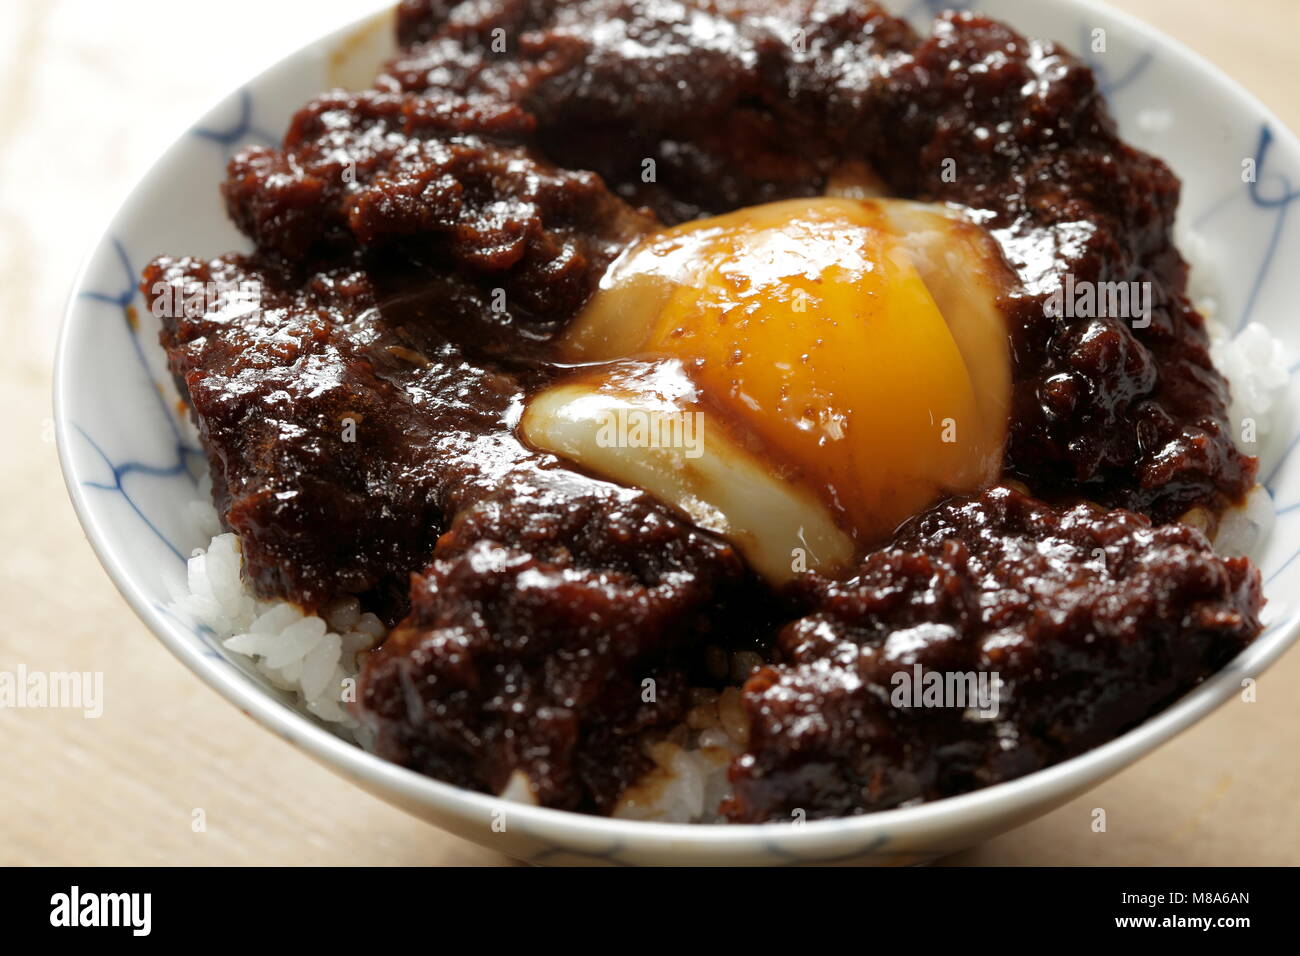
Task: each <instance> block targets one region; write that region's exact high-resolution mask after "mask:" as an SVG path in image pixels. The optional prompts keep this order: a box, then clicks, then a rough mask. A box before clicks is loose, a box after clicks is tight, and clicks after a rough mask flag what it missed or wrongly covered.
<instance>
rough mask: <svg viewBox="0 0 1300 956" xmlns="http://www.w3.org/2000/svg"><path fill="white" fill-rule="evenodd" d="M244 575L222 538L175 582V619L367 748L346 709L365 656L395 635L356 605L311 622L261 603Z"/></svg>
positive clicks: (342, 603) (226, 537) (229, 541)
mask: <svg viewBox="0 0 1300 956" xmlns="http://www.w3.org/2000/svg"><path fill="white" fill-rule="evenodd" d="M209 510H211V506H209ZM213 520H214V521H215V514H213ZM242 567H243V555H242V554H241V552H240V546H239V538H238V537H237V536H236V535H234V534H231V533H225V534H217V535H216V536H214V537H213V538H212V541H211V543H210V544H209V545H208V547H207V548H200V549H197V550H196V551H195V552H194V554H193V556H192V557H191V558H190V559H189V562H188V563H187V566H186V574H185V577H184V580H180V579H173V580H169V581H168V588H169V590H170V592H171V595H172V603H171V605H170V609H171V611H172V612H173V613H174V614H176V615H178V616H180V617H182V618H184V619H186V620H189V621H190V622H192V623H193V624H195V625H198V626H201V627H205V628H207V629H208V630H210V631H211V632H212V634H213V635H214V636H215V638H216V639H217V640H218V641H219V642H220V643H221V646H222V647H224V648H225V649H226V650H228V651H230V652H231V653H233V654H236V655H239V656H240V657H241V658H243V659H245V660H246V661H247V662H249V663H251V664H252V665H253V666H254V667H255V668H256V670H257V671H258V672H259V673H261V674H262V675H264V676H265V677H266V678H267V680H269V681H270V682H271V684H272V685H274V686H275V687H277V688H279V689H280V690H282V691H285V692H286V693H288V694H290V695H292V697H293V699H294V700H295V701H296V702H297V703H298V704H299V705H301V707H302V708H303V709H305V710H306V711H307V712H308V713H310V714H312V715H313V716H315V717H317V718H318V719H320V720H321V721H323V722H324V723H326V724H328V725H332V726H333V727H334V729H335V731H336V732H338V733H339V734H340V735H341V736H344V737H347V738H348V739H352V740H356V741H358V742H362V743H364V742H365V739H364V738H365V736H366V735H365V733H364V730H363V728H361V727H360V725H359V724H358V723H357V720H356V719H355V718H354V717H353V716H352V714H351V713H349V712H348V710H347V707H346V703H347V702H348V701H350V700H354V699H355V691H356V676H357V673H358V671H359V669H360V667H359V661H360V657H361V655H362V654H363V653H364V652H365V651H368V650H369V649H371V648H372V647H374V646H376V645H377V644H378V643H380V642H381V641H382V640H383V638H384V636H385V634H386V633H387V629H386V628H385V627H384V625H383V623H382V622H381V621H380V620H379V618H377V617H376V616H375V615H374V614H370V613H364V614H363V613H362V612H361V606H360V603H359V602H358V601H357V599H356V598H344V599H341V600H339V601H336V602H334V603H333V604H332V605H330V606H329V607H328V608H327V609H325V611H323V612H322V613H323V615H324V616H323V617H322V616H317V615H315V614H304V613H303V611H302V609H301V608H299V607H298V606H297V605H295V604H291V603H289V602H288V601H263V600H259V599H258V598H256V597H254V596H253V594H252V591H251V590H250V589H249V587H248V584H247V582H245V581H244V579H243V576H242V574H241V569H242Z"/></svg>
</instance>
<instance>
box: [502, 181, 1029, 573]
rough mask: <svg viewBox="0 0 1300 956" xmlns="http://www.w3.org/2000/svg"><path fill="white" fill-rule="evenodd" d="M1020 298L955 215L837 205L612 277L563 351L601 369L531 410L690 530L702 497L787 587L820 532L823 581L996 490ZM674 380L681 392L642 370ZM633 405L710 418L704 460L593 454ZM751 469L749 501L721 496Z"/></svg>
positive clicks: (819, 205) (813, 208) (899, 205)
mask: <svg viewBox="0 0 1300 956" xmlns="http://www.w3.org/2000/svg"><path fill="white" fill-rule="evenodd" d="M1009 281H1010V277H1009V273H1008V272H1007V270H1006V267H1005V265H1003V263H1002V260H1001V258H1000V254H999V252H998V251H997V247H996V244H995V243H994V242H993V241H992V240H991V238H990V237H988V236H987V234H985V233H984V232H983V230H981V229H979V228H978V227H977V226H975V225H973V224H972V223H970V222H968V221H966V220H964V219H962V218H960V217H959V216H957V215H956V214H955V213H953V212H952V211H950V210H948V209H946V208H944V207H935V206H924V205H921V204H917V203H910V202H903V201H897V200H874V199H871V200H859V199H849V198H827V197H821V198H813V199H800V200H789V201H784V202H778V203H771V204H767V205H763V206H756V207H751V208H747V209H742V210H739V211H737V212H733V213H729V214H726V215H723V216H718V217H714V218H711V219H705V220H700V221H697V222H691V223H686V224H683V225H680V226H677V227H674V228H671V229H666V230H664V231H662V232H660V233H656V234H654V235H651V236H648V237H646V238H645V239H643V240H642V241H641V242H639V243H638V244H636V245H635V246H633V247H632V248H631V249H630V250H629V251H628V252H627V253H626V254H625V255H624V256H623V257H622V258H621V259H619V260H618V261H616V262H615V263H614V264H613V265H612V266H611V268H610V270H609V271H608V273H607V274H606V276H605V277H604V279H603V280H602V283H601V286H600V288H599V290H598V291H597V293H596V294H595V295H594V296H593V298H592V300H591V301H590V303H589V304H588V306H587V308H586V309H585V310H584V312H583V313H582V314H581V315H580V316H579V317H578V319H577V320H576V321H575V322H574V324H573V325H572V326H571V328H570V329H569V331H568V332H567V334H566V336H565V338H564V341H563V342H562V343H561V353H562V360H563V361H565V362H568V363H572V364H574V365H578V366H585V367H584V368H581V369H579V370H577V371H575V373H574V377H573V379H572V380H571V381H570V382H568V383H566V384H563V385H560V386H556V387H557V388H561V389H566V391H563V392H556V393H554V394H552V395H551V396H549V397H542V398H543V401H542V404H541V405H537V401H536V400H535V401H534V405H536V406H537V407H536V408H530V409H529V412H528V413H526V414H525V419H524V422H523V424H524V431H525V434H526V436H527V437H528V438H529V439H530V440H531V441H533V442H534V443H535V444H539V445H541V446H542V447H546V448H549V450H553V451H557V452H558V453H561V454H564V455H566V456H567V457H571V458H576V459H577V460H578V461H579V463H584V464H586V465H587V467H589V468H591V469H592V470H594V471H597V472H600V473H603V474H606V475H607V476H608V477H611V478H613V479H615V480H630V481H633V482H634V483H636V484H639V485H641V486H642V487H645V488H646V490H648V491H650V492H652V493H655V494H658V495H659V496H660V497H662V498H665V499H666V500H668V501H670V502H672V503H674V504H677V505H678V506H680V507H684V508H686V510H687V511H688V513H692V509H691V508H687V507H686V502H687V500H689V501H691V502H693V503H694V513H693V516H698V514H699V513H701V508H702V507H703V508H704V510H709V508H711V509H712V511H713V512H717V514H716V515H715V520H714V521H713V524H714V525H716V526H717V527H715V528H714V530H718V531H719V533H722V534H730V535H731V536H733V538H734V539H735V540H736V541H737V544H738V545H739V546H740V547H741V548H742V550H743V551H745V553H746V554H747V555H748V556H749V558H750V560H751V561H752V562H754V563H755V564H756V565H757V566H758V567H759V569H760V570H761V571H764V573H767V574H769V576H774V577H785V576H788V574H789V573H790V572H789V571H786V570H784V569H786V568H787V566H792V567H793V569H794V570H799V569H800V568H799V567H798V561H797V560H795V561H792V560H791V558H790V555H791V554H792V553H795V554H797V553H798V551H799V548H800V546H801V541H800V540H792V539H799V538H800V537H801V536H802V537H803V538H804V539H806V538H807V535H808V532H809V529H817V530H816V532H815V534H814V537H816V538H818V540H819V542H820V545H819V546H818V547H815V548H813V549H811V550H812V551H813V552H814V553H813V554H812V555H811V561H810V564H811V565H812V566H822V565H834V564H837V563H842V562H843V561H845V560H846V559H847V558H848V557H849V556H851V554H852V552H853V551H854V550H860V549H862V548H865V547H870V546H873V545H877V544H880V543H882V542H884V541H886V540H888V539H889V538H890V537H891V536H892V534H893V533H894V531H895V530H896V529H897V527H898V526H899V525H900V524H901V523H902V522H904V521H905V520H907V519H908V518H909V517H911V516H912V515H914V514H916V513H918V512H920V511H922V510H924V509H925V508H926V507H928V506H929V505H931V504H933V503H934V502H935V501H936V500H938V499H939V498H941V497H943V496H945V495H948V494H952V493H961V492H969V491H974V490H976V489H978V488H980V487H981V486H983V485H986V484H988V483H991V482H992V481H993V480H995V479H996V477H997V476H998V474H999V472H1000V469H1001V457H1002V446H1003V443H1004V441H1005V436H1006V422H1007V409H1008V404H1009V396H1010V371H1009V359H1008V346H1007V333H1006V327H1005V322H1004V320H1003V318H1002V313H1001V311H1000V309H999V308H998V297H999V295H1000V294H1002V293H1003V292H1005V291H1006V289H1007V287H1008V283H1009ZM656 365H660V366H663V367H665V368H671V369H672V370H673V374H674V375H675V376H676V378H675V379H674V380H675V381H677V383H678V385H677V386H676V387H675V388H673V389H668V390H665V388H664V385H663V383H664V381H666V378H665V376H664V375H662V374H661V375H658V376H656V375H654V374H646V373H645V370H646V369H647V368H654V367H655V366H656ZM575 389H576V391H575ZM580 393H581V394H584V395H586V396H587V401H586V406H585V408H586V410H585V411H581V410H579V409H578V408H577V407H576V406H573V402H574V401H576V400H577V399H578V398H579V397H580ZM591 396H604V399H603V400H604V405H601V403H600V402H599V401H596V402H595V404H593V401H592V398H591ZM620 403H622V404H621V406H620ZM543 407H544V408H545V414H544V415H543V414H542V412H541V410H542V408H543ZM615 407H623V408H624V410H625V411H626V410H627V409H629V408H638V407H639V408H642V409H643V410H646V411H647V413H650V412H653V411H654V410H657V412H658V414H659V415H660V416H661V417H660V418H659V419H658V420H657V421H659V422H661V423H662V422H663V421H665V419H664V418H663V417H662V416H663V415H664V414H666V413H667V412H668V411H675V412H678V413H683V414H684V413H687V412H692V413H695V414H697V415H698V416H700V419H699V420H700V421H701V422H702V424H703V433H704V438H703V442H702V448H701V449H700V450H699V453H698V454H696V455H695V456H694V457H693V458H692V457H691V456H690V454H689V451H690V449H689V448H686V447H685V443H683V442H679V443H678V444H679V445H681V446H682V447H677V448H676V452H678V453H677V454H675V455H674V448H673V446H672V443H671V442H659V443H658V444H657V445H655V444H654V443H646V442H641V443H640V445H639V446H638V443H637V442H636V441H623V442H622V443H621V444H620V442H619V441H617V440H611V439H610V433H609V432H608V430H606V431H605V432H604V434H605V440H604V441H603V442H600V443H596V442H594V441H588V442H585V443H584V442H583V441H582V440H581V439H580V438H579V437H578V434H579V432H581V428H580V427H579V426H578V425H577V424H576V423H578V422H581V421H586V422H587V423H588V424H589V425H590V424H593V423H594V422H595V421H596V420H597V419H598V418H599V417H600V415H599V414H598V413H597V411H596V410H598V409H599V408H603V409H604V411H603V413H601V414H604V415H605V422H606V423H608V421H609V414H610V412H611V409H614V408H615ZM584 415H585V416H586V417H585V418H584V417H583V416H584ZM543 418H544V419H545V421H543V420H542V419H543ZM561 420H563V421H567V423H568V424H567V426H565V427H560V426H559V424H558V423H559V422H560V421H561ZM566 429H567V430H566ZM575 429H577V430H575ZM588 431H589V432H590V429H588ZM588 437H589V438H594V432H592V433H591V434H589V436H588ZM624 437H625V438H626V436H624ZM651 446H653V447H651ZM598 447H599V450H597V448H598ZM638 454H640V455H641V456H642V460H641V461H639V462H638V461H636V460H635V458H636V456H637V455H638ZM709 456H712V457H709ZM723 459H725V460H726V462H727V464H726V465H725V466H724V465H723V464H722V460H723ZM742 462H743V465H742V464H741V463H742ZM710 469H712V472H710ZM756 469H757V470H756ZM655 474H662V475H664V476H666V477H663V478H661V479H656V478H655V477H654V475H655ZM742 474H743V476H744V481H741V484H742V486H744V487H745V488H747V489H748V490H747V491H746V492H745V494H742V495H738V494H737V493H736V489H735V488H734V487H733V488H730V489H728V488H725V487H722V485H725V484H726V483H727V482H728V481H729V480H730V481H732V482H733V484H734V483H735V482H736V481H740V479H741V475H742ZM728 475H729V476H730V477H728ZM760 486H761V487H762V489H763V490H761V491H760V490H759V489H760ZM765 495H767V496H773V500H772V502H771V504H772V507H765V506H763V505H762V503H761V501H762V499H763V497H764V496H765ZM782 495H784V496H785V499H786V500H784V501H782V502H777V501H776V500H775V498H779V497H781V496H782ZM738 499H739V500H738ZM701 503H703V504H701ZM705 505H708V506H709V507H704V506H705ZM781 508H785V510H786V512H787V516H788V518H789V520H784V521H782V520H778V519H776V518H775V517H773V520H774V521H775V523H776V524H777V525H779V526H780V527H779V531H777V532H776V535H777V537H778V540H769V539H772V538H773V532H772V529H765V528H764V527H763V525H764V524H765V520H766V519H765V517H764V516H765V515H769V516H775V515H776V514H777V513H778V512H779V511H780V510H781ZM819 510H820V511H821V513H820V514H817V513H815V512H818V511H819ZM742 512H743V514H741V513H742ZM800 515H802V516H803V517H802V518H800ZM803 519H806V520H803ZM697 520H698V517H697ZM702 523H704V524H705V526H710V524H709V522H708V521H704V522H702ZM755 525H757V527H755ZM780 539H784V540H780ZM802 543H803V544H808V543H809V542H808V541H807V540H804V541H803V542H802Z"/></svg>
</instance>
